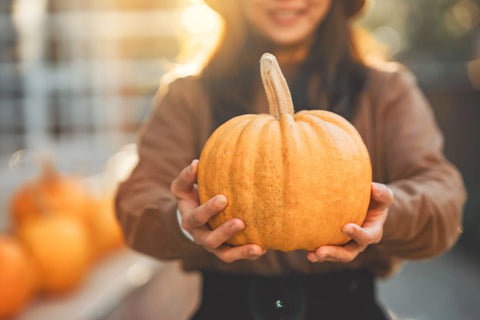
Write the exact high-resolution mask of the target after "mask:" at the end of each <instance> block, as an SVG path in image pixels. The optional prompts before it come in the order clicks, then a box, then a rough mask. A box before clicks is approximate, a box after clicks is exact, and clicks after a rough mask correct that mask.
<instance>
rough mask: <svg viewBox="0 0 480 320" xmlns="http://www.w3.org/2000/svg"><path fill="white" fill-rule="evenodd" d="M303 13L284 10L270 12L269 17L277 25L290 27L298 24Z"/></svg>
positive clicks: (301, 11)
mask: <svg viewBox="0 0 480 320" xmlns="http://www.w3.org/2000/svg"><path fill="white" fill-rule="evenodd" d="M303 13H304V12H303V10H292V9H282V10H272V11H270V13H269V16H270V17H271V19H272V20H273V22H275V24H278V25H281V26H288V25H291V24H294V23H295V22H297V21H298V20H299V19H300V18H301V17H302V16H303Z"/></svg>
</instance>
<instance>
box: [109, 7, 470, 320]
mask: <svg viewBox="0 0 480 320" xmlns="http://www.w3.org/2000/svg"><path fill="white" fill-rule="evenodd" d="M364 2H365V1H361V0H336V1H333V0H232V1H223V0H209V1H207V3H208V4H209V5H210V6H211V7H212V8H213V9H215V10H217V11H218V12H219V13H220V14H221V15H222V17H223V18H224V21H225V30H224V35H223V38H222V40H221V41H220V43H219V46H218V47H217V48H216V50H215V51H214V53H213V54H212V56H211V59H210V61H209V62H208V64H207V65H206V66H205V67H204V69H203V70H202V72H201V73H200V74H199V75H198V76H193V77H186V78H183V79H178V80H176V81H175V82H173V83H172V84H171V85H170V86H169V90H168V92H167V93H166V94H165V95H164V96H163V97H162V98H161V99H159V101H158V103H157V105H156V108H155V110H154V112H153V114H152V117H151V119H150V120H149V122H148V123H147V124H146V125H145V126H144V128H143V130H142V132H141V136H140V142H139V154H140V161H139V164H138V166H137V167H136V168H135V170H134V171H133V173H132V175H131V177H130V178H129V179H128V180H127V181H126V182H125V183H123V184H122V185H121V186H120V188H119V191H118V196H117V215H118V217H119V221H120V222H121V225H122V227H123V229H124V233H125V237H126V240H127V243H128V244H129V245H130V246H131V247H132V248H134V249H135V250H138V251H140V252H143V253H146V254H149V255H151V256H154V257H156V258H159V259H180V260H182V263H183V268H184V269H185V270H199V271H201V272H202V275H203V292H202V304H201V306H200V307H199V310H198V311H197V313H196V314H195V316H194V318H193V319H319V318H325V319H351V318H357V319H385V318H386V316H385V314H384V312H383V310H382V308H381V307H380V306H378V305H377V303H376V301H375V294H374V278H375V277H381V276H386V275H388V274H390V273H391V272H392V271H393V270H394V269H395V268H396V267H397V266H398V265H399V263H400V262H401V260H404V259H423V258H429V257H433V256H435V255H438V254H440V253H442V252H444V251H445V250H447V249H448V248H450V247H451V246H452V245H453V243H454V242H455V240H456V239H457V237H458V231H457V230H458V227H459V226H460V223H461V211H462V206H463V203H464V201H465V192H464V188H463V183H462V179H461V177H460V175H459V173H458V172H457V170H456V169H455V168H454V167H453V166H452V165H451V164H450V163H448V161H447V160H446V159H445V158H444V156H443V155H442V143H443V140H442V136H441V134H440V132H439V130H438V128H437V126H436V124H435V121H434V117H433V115H432V112H431V110H430V107H429V106H428V103H427V102H426V100H425V99H424V97H423V96H422V94H421V93H420V91H419V89H418V88H417V87H416V84H415V81H414V79H413V77H412V75H411V74H410V73H409V72H408V71H406V70H405V69H404V68H402V67H401V66H399V65H397V64H392V63H383V64H378V65H376V66H372V65H371V64H369V65H367V64H366V62H365V60H364V59H363V58H364V57H362V56H361V55H360V54H359V52H358V50H357V49H356V47H355V42H354V39H353V36H352V31H351V21H352V19H353V18H352V17H354V16H355V15H356V14H357V12H358V11H359V10H360V9H361V8H362V7H363V6H364ZM266 51H269V52H272V53H274V54H275V55H276V57H277V59H278V61H279V63H280V65H281V67H282V70H283V71H284V73H285V76H286V78H287V80H288V82H289V84H290V88H291V90H292V95H293V99H294V105H295V106H296V111H299V108H300V107H302V106H303V107H304V108H309V109H329V110H331V111H333V112H336V113H338V114H340V115H342V116H344V117H346V118H347V119H349V120H350V121H351V122H352V123H353V124H354V126H355V127H356V128H357V130H358V131H359V133H360V134H361V136H362V138H363V139H364V141H365V144H366V146H367V148H368V150H369V152H370V156H371V161H372V168H373V180H374V181H376V182H377V183H373V184H372V198H371V203H370V208H369V211H368V213H367V219H366V221H365V223H364V224H363V225H362V226H357V225H354V224H347V225H345V226H344V229H343V231H344V232H345V233H346V234H347V235H348V236H350V237H351V238H352V241H351V242H349V243H348V244H347V245H345V246H325V247H321V248H318V249H317V250H316V251H315V252H308V253H307V252H304V251H294V252H289V253H282V252H277V251H272V250H270V251H266V250H263V249H262V248H261V247H259V246H257V245H255V244H248V245H244V246H240V247H234V248H232V247H228V246H226V245H225V244H224V242H225V241H226V240H227V239H228V238H230V237H231V236H233V235H234V234H235V233H236V232H238V231H240V230H242V229H243V228H244V227H245V225H244V223H243V221H241V220H240V219H232V220H230V221H228V222H226V223H225V224H224V225H222V226H221V227H219V228H217V229H215V230H213V231H212V230H210V229H209V228H208V227H207V225H206V222H207V221H208V219H209V218H210V217H212V216H214V215H215V214H217V213H218V212H220V211H221V210H222V209H223V208H224V207H225V206H226V203H227V201H228V199H226V198H225V197H224V196H223V195H218V196H216V197H214V198H212V199H211V200H209V201H208V202H207V203H205V204H204V205H199V202H198V195H197V192H196V188H195V179H196V170H197V161H196V160H193V161H192V159H196V158H198V157H199V155H200V152H201V150H202V147H203V145H204V143H205V141H206V140H207V138H208V137H209V135H210V134H211V133H212V132H213V130H214V129H215V128H216V127H217V126H219V125H220V124H222V123H223V122H225V121H226V120H228V119H230V118H231V117H233V116H236V115H239V114H243V113H259V112H267V109H268V106H267V103H266V97H265V96H264V94H262V87H261V82H260V78H259V66H258V60H259V58H260V56H261V54H262V53H264V52H266ZM182 168H184V169H183V170H182ZM393 195H394V200H393V202H392V199H393ZM177 208H178V211H177ZM177 212H178V217H179V218H180V219H179V220H180V221H181V222H180V225H179V223H178V221H177ZM387 212H388V215H387ZM319 232H320V231H319ZM189 238H190V239H189ZM192 240H193V241H192Z"/></svg>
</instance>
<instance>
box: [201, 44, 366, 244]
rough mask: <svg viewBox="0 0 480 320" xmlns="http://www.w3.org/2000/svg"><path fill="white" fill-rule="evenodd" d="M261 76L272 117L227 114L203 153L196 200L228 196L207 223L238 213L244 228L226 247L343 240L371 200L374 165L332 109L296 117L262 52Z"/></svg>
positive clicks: (277, 72)
mask: <svg viewBox="0 0 480 320" xmlns="http://www.w3.org/2000/svg"><path fill="white" fill-rule="evenodd" d="M261 76H262V80H263V84H264V87H265V90H266V94H267V98H268V102H269V107H270V114H259V115H252V114H249V115H241V116H238V117H235V118H232V119H230V120H229V121H227V122H225V123H224V124H222V125H221V126H220V127H218V128H217V130H215V132H214V133H213V134H212V135H211V136H210V137H209V139H208V140H207V142H206V144H205V146H204V148H203V150H202V153H201V156H200V159H199V164H198V174H197V182H198V193H199V198H200V202H201V203H205V202H206V201H207V200H209V199H210V198H212V197H213V196H215V195H217V194H223V195H225V196H226V197H227V199H228V204H227V206H226V208H225V209H224V210H223V211H222V212H220V213H219V214H218V215H216V216H214V217H213V218H212V219H210V221H209V225H210V227H211V228H212V229H215V228H217V227H219V226H220V225H222V224H223V223H224V222H226V221H228V220H229V219H232V218H234V217H236V218H240V219H242V220H243V221H244V222H245V229H244V230H242V231H241V232H239V233H238V234H236V235H235V236H234V237H232V238H231V239H229V240H228V241H227V243H228V244H231V245H242V244H247V243H255V244H258V245H260V246H262V247H264V248H269V249H275V250H281V251H291V250H297V249H303V250H309V251H313V250H316V249H317V248H318V247H320V246H323V245H341V244H344V243H346V242H348V241H349V240H350V239H349V237H347V236H346V235H345V234H344V233H343V232H342V228H343V226H344V225H345V224H347V223H356V224H359V225H361V224H362V223H363V221H364V219H365V216H366V213H367V209H368V205H369V202H370V192H371V180H372V170H371V164H370V157H369V154H368V151H367V148H366V146H365V144H364V142H363V140H362V139H361V137H360V135H359V133H358V132H357V130H356V129H355V128H354V127H353V126H352V125H351V124H350V123H349V122H348V121H347V120H345V119H344V118H342V117H341V116H339V115H336V114H334V113H331V112H328V111H321V110H311V111H301V112H298V113H296V114H295V113H294V109H293V102H292V98H291V95H290V91H289V89H288V85H287V83H286V81H285V78H284V77H283V74H282V72H281V70H280V67H279V65H278V62H277V60H276V59H275V57H274V56H273V55H271V54H268V53H266V54H264V55H263V56H262V59H261Z"/></svg>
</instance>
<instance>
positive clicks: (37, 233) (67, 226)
mask: <svg viewBox="0 0 480 320" xmlns="http://www.w3.org/2000/svg"><path fill="white" fill-rule="evenodd" d="M17 231H18V234H19V237H20V239H21V240H22V242H23V243H24V245H25V246H26V248H28V250H29V251H30V252H31V254H32V256H33V258H34V259H35V261H36V263H37V264H38V272H39V279H40V288H41V290H42V291H43V292H45V293H47V294H60V293H65V292H67V291H69V290H71V289H73V288H75V287H76V286H77V285H78V284H79V283H80V282H81V281H82V279H83V278H84V276H85V275H86V274H87V272H88V269H89V266H90V263H91V248H90V239H89V235H88V232H87V230H86V228H85V226H84V225H83V224H82V223H80V222H79V221H78V219H77V218H74V217H69V216H62V215H61V214H50V215H48V216H43V217H42V218H41V219H36V220H31V221H29V222H28V223H25V224H23V225H22V226H21V227H20V228H19V229H18V230H17Z"/></svg>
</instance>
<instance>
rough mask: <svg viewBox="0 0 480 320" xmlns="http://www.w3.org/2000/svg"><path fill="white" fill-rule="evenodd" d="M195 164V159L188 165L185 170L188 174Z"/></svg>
mask: <svg viewBox="0 0 480 320" xmlns="http://www.w3.org/2000/svg"><path fill="white" fill-rule="evenodd" d="M197 162H198V160H197V159H195V160H193V161H192V162H191V163H190V165H189V166H188V169H187V171H188V173H192V171H193V167H194V166H195V165H196V164H197Z"/></svg>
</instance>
